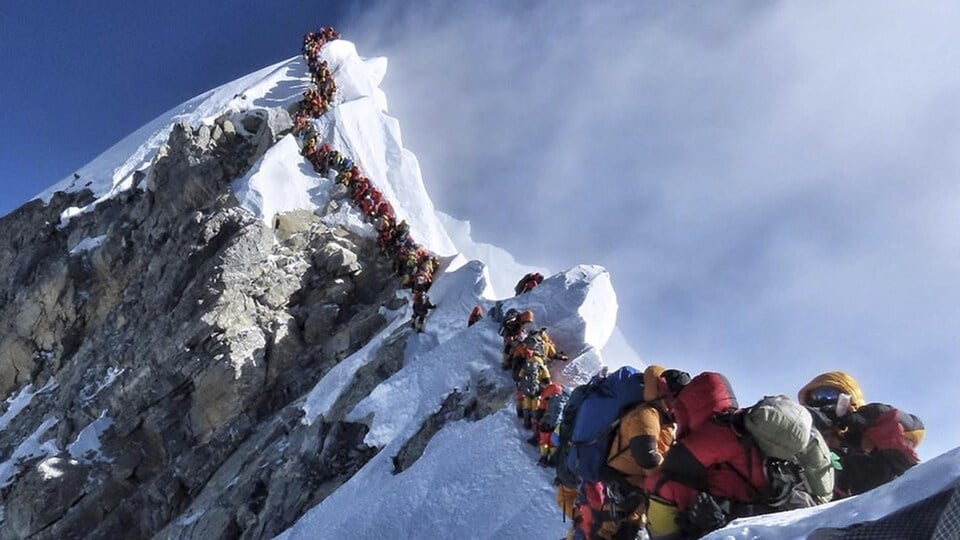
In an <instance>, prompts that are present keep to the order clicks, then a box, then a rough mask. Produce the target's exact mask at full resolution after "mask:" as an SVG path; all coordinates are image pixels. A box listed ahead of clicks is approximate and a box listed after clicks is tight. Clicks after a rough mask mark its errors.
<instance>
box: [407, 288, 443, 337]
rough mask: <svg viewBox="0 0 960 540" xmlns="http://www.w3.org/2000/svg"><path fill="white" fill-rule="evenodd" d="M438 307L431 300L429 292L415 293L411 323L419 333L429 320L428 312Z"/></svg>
mask: <svg viewBox="0 0 960 540" xmlns="http://www.w3.org/2000/svg"><path fill="white" fill-rule="evenodd" d="M436 307H437V306H436V305H435V304H433V303H432V302H430V297H429V296H427V293H425V292H417V293H414V294H413V316H412V317H411V318H410V323H411V325H412V326H413V328H414V330H416V331H417V333H418V334H419V333H420V332H423V327H424V324H425V323H426V320H427V313H428V312H429V311H430V310H431V309H434V308H436Z"/></svg>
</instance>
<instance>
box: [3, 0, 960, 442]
mask: <svg viewBox="0 0 960 540" xmlns="http://www.w3.org/2000/svg"><path fill="white" fill-rule="evenodd" d="M57 4H59V3H52V2H13V3H9V2H8V3H7V4H5V5H4V7H3V8H0V46H2V50H4V55H2V56H0V62H2V64H0V73H2V74H4V75H7V76H5V77H2V78H0V100H2V103H4V104H5V105H6V107H7V111H6V112H5V114H4V119H5V125H4V128H5V129H4V130H2V131H0V137H2V140H0V152H2V153H0V178H3V180H4V188H5V189H4V190H3V194H2V195H0V213H6V212H8V211H9V210H11V209H13V208H15V207H16V206H18V205H19V204H22V203H23V202H25V201H26V200H27V199H28V198H29V197H31V196H32V195H34V194H36V193H38V192H40V191H42V190H43V189H44V188H46V187H47V186H48V185H50V184H52V183H54V182H56V181H57V180H59V179H60V178H62V177H63V176H66V175H68V174H70V173H71V172H72V171H73V170H74V169H76V168H78V167H79V166H81V165H82V164H83V163H85V162H87V161H89V160H90V159H91V158H93V157H94V156H95V155H96V154H97V153H99V152H100V151H102V150H105V149H106V148H107V147H108V146H109V145H111V144H112V143H114V142H116V141H117V140H118V139H120V138H121V137H123V136H124V135H126V134H127V133H129V132H130V131H132V130H134V129H135V128H137V127H139V126H140V125H142V124H144V123H146V122H147V121H149V120H150V119H152V118H153V117H154V116H156V115H157V114H159V113H161V112H163V111H165V110H167V109H169V108H170V107H173V106H175V105H176V104H178V103H180V102H182V101H185V100H187V99H189V98H190V97H193V96H194V95H196V94H199V93H201V92H203V91H205V90H207V89H209V88H211V87H214V86H216V85H218V84H220V83H223V82H226V81H229V80H232V79H234V78H237V77H239V76H241V75H243V74H246V73H249V72H251V71H254V70H256V69H258V68H261V67H264V66H266V65H268V64H271V63H274V62H276V61H279V60H282V59H284V58H287V57H290V56H293V55H295V54H297V52H298V47H299V39H300V36H301V35H302V33H303V32H304V31H306V30H309V29H312V28H315V27H318V26H321V25H326V24H334V25H336V26H338V27H339V28H340V29H341V30H343V32H344V34H345V37H347V38H348V39H351V40H352V41H354V42H355V43H357V46H358V49H359V50H360V52H361V54H363V55H369V56H375V55H384V56H387V57H389V59H390V67H389V69H388V73H387V76H386V79H385V80H384V83H383V88H384V90H385V92H386V93H387V97H388V100H389V103H390V108H391V112H392V114H394V115H395V116H397V117H398V118H399V120H400V124H401V128H402V130H403V133H404V142H405V145H406V146H407V148H409V149H411V150H412V151H413V152H414V153H416V154H417V156H418V158H419V159H420V164H421V167H422V169H423V175H424V181H425V183H426V184H427V188H428V191H429V192H430V194H431V196H432V198H433V200H434V202H435V203H436V204H437V206H438V207H439V208H440V209H441V210H444V211H446V212H448V213H450V214H452V215H453V216H455V217H458V218H461V219H469V220H470V221H471V223H472V225H473V230H474V235H475V238H476V240H478V241H483V242H489V243H493V244H497V245H500V246H502V247H504V248H506V249H508V250H510V251H511V252H513V253H514V254H515V255H516V256H517V257H518V259H520V260H521V262H525V263H529V264H536V265H542V266H546V267H549V268H551V269H552V270H555V271H559V270H561V269H565V268H568V267H569V266H572V265H573V264H577V263H597V264H602V265H604V266H606V267H607V268H608V269H609V270H610V271H611V275H612V279H613V283H614V286H615V288H616V290H617V294H618V299H619V302H620V315H619V321H620V327H621V328H622V329H623V331H624V332H625V334H626V335H627V337H628V339H629V340H630V341H631V343H632V344H633V345H634V347H635V348H636V349H637V351H638V352H639V353H640V354H641V355H642V356H643V357H644V358H645V359H646V360H647V361H650V362H657V363H662V364H664V365H673V366H677V367H681V368H684V369H687V370H688V371H691V372H699V371H702V370H707V369H709V370H715V371H721V372H724V373H726V374H727V375H728V376H730V378H731V381H732V382H733V384H734V387H735V388H736V389H737V391H738V393H739V394H740V397H741V401H743V402H744V403H749V402H751V401H753V400H755V399H757V398H759V397H760V396H762V395H764V394H771V393H787V394H791V395H792V394H794V393H795V391H796V389H797V388H798V387H800V386H801V385H803V384H804V383H805V382H806V381H807V380H809V379H810V378H811V377H813V376H814V375H815V374H817V373H819V372H821V371H825V370H830V369H845V370H848V371H850V372H851V373H853V374H854V375H855V376H856V377H857V378H858V379H860V381H861V383H862V385H863V386H864V389H865V392H866V396H867V399H868V400H875V401H884V402H889V403H893V404H895V405H899V406H901V407H903V408H905V409H907V410H910V411H911V412H916V413H918V414H920V415H921V417H923V419H924V420H925V421H926V422H927V424H928V431H929V436H928V440H927V442H925V443H924V446H922V447H921V454H922V455H925V456H927V457H929V456H930V455H932V453H935V452H941V451H943V450H945V449H948V448H953V447H955V446H957V444H958V443H960V423H957V422H956V421H955V420H954V419H953V412H952V411H954V410H956V409H957V407H958V406H960V398H958V395H960V394H958V393H957V392H956V389H955V385H954V381H957V380H960V367H958V365H960V363H958V362H957V361H956V354H957V351H958V350H960V337H958V335H960V331H958V329H960V281H958V280H957V279H956V276H957V275H960V182H958V181H957V178H958V173H960V122H958V115H960V113H958V111H960V71H958V70H957V69H956V65H957V60H958V58H957V56H958V54H960V47H958V45H960V43H958V39H957V38H956V36H955V34H956V32H955V29H956V28H957V27H958V26H960V7H958V6H956V5H953V4H949V3H942V4H938V3H931V4H923V5H922V6H918V5H906V4H899V3H893V2H890V3H885V2H849V3H843V4H835V3H816V2H811V3H803V4H798V3H793V4H788V3H768V4H763V5H762V6H760V7H757V6H758V4H756V3H751V2H743V3H737V2H733V3H730V2H728V3H722V4H720V3H714V4H708V5H705V4H698V5H697V6H696V7H685V6H680V7H677V6H676V5H672V4H671V5H666V4H643V3H638V2H610V1H597V2H590V3H584V2H579V3H578V2H564V1H559V2H542V3H541V2H527V3H517V2H507V1H495V2H484V3H462V2H461V3H450V2H437V1H428V2H418V3H413V4H400V3H396V2H379V3H374V2H371V3H364V4H362V5H358V4H350V3H343V2H338V3H331V4H330V5H329V6H327V7H326V8H324V7H323V6H321V5H320V4H317V3H307V2H303V3H293V2H281V3H272V2H271V3H266V2H226V3H222V4H223V5H224V6H225V7H222V8H221V7H217V8H210V7H205V6H207V5H208V4H209V5H214V4H212V3H194V2H179V3H178V2H167V3H165V4H164V6H163V8H151V7H141V6H139V5H138V6H136V7H128V6H127V4H126V3H121V2H115V3H113V5H110V4H109V3H101V2H98V3H96V4H95V6H96V7H92V8H90V7H87V8H85V9H81V8H80V7H76V8H68V7H65V6H59V5H57ZM88 4H90V5H93V3H88ZM198 4H199V5H200V7H198ZM330 6H333V7H330ZM344 6H346V8H345V7H344ZM518 6H520V7H518ZM151 10H152V12H151ZM324 13H326V14H327V15H324Z"/></svg>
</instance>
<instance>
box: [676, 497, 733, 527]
mask: <svg viewBox="0 0 960 540" xmlns="http://www.w3.org/2000/svg"><path fill="white" fill-rule="evenodd" d="M729 505H730V503H729V501H723V502H721V501H718V500H717V499H714V498H713V497H712V496H710V494H709V493H706V492H700V494H698V495H697V498H696V500H695V501H694V502H693V504H692V505H691V506H690V508H688V509H687V511H686V512H682V513H680V514H679V515H678V516H677V525H678V526H679V527H680V529H681V530H683V531H684V532H686V533H687V534H689V535H690V536H691V537H693V538H698V537H700V536H702V535H704V534H706V533H708V532H710V531H713V530H716V529H719V528H720V527H723V526H724V525H726V524H727V522H728V521H729ZM725 507H726V508H725Z"/></svg>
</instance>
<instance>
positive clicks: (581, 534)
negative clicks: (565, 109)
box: [467, 275, 924, 540]
mask: <svg viewBox="0 0 960 540" xmlns="http://www.w3.org/2000/svg"><path fill="white" fill-rule="evenodd" d="M529 277H530V275H528V276H525V277H524V279H523V280H521V283H518V286H517V295H520V294H522V287H521V286H520V285H521V284H522V283H523V282H524V281H528V278H529ZM541 279H542V278H541ZM482 319H483V313H482V310H481V309H480V306H476V307H474V308H473V310H472V311H471V313H470V317H469V319H468V323H467V324H468V326H472V325H473V324H475V323H476V322H477V321H479V320H482ZM500 335H502V336H503V338H504V339H503V341H504V346H503V369H505V370H510V371H511V372H512V374H513V379H514V381H515V382H516V384H517V394H516V397H517V404H516V409H517V416H518V417H519V418H520V419H521V420H522V422H523V425H524V427H525V428H528V429H531V430H532V431H533V436H532V437H530V439H528V442H530V443H532V444H535V445H537V446H538V447H539V460H538V464H539V465H541V466H545V467H546V466H552V467H555V469H556V476H555V480H554V484H555V485H556V487H557V496H556V499H557V505H558V506H559V507H560V510H561V512H562V515H563V518H564V520H566V519H568V518H569V519H571V521H572V526H571V528H570V530H569V532H568V534H567V539H597V538H599V539H605V540H611V539H616V540H633V539H636V538H651V539H653V540H682V539H690V538H699V537H700V536H702V535H704V534H706V533H708V532H710V531H712V530H715V529H718V528H720V527H723V526H724V525H726V524H727V523H728V522H730V521H731V520H733V519H736V518H739V517H746V516H754V515H760V514H767V513H772V512H779V511H784V510H792V509H796V508H806V507H811V506H815V505H818V504H822V503H825V502H828V501H830V500H836V499H840V498H843V497H848V496H851V495H857V494H860V493H863V492H865V491H867V490H870V489H873V488H874V487H877V486H879V485H882V484H884V483H886V482H889V481H891V480H893V479H894V478H896V477H898V476H900V475H901V474H903V473H904V472H906V471H907V469H909V468H911V467H913V466H914V465H916V464H917V463H918V462H919V461H920V460H919V457H918V456H917V454H916V451H915V449H916V447H917V445H919V444H920V442H921V441H922V439H923V436H924V426H923V422H921V420H920V419H919V418H918V417H916V416H915V415H912V414H909V413H906V412H904V411H901V410H899V409H897V408H895V407H893V406H891V405H887V404H883V403H869V404H868V403H866V401H865V399H864V397H863V391H862V390H861V388H860V385H859V384H858V383H857V381H856V380H855V379H854V378H853V377H852V376H850V375H848V374H846V373H844V372H840V371H831V372H827V373H823V374H821V375H818V376H816V377H814V378H813V380H811V381H810V382H809V383H807V384H806V385H804V386H803V387H802V388H801V389H800V391H799V392H798V394H797V400H796V401H795V400H793V399H791V398H789V397H787V396H783V395H779V396H768V397H765V398H763V399H761V400H760V401H758V402H757V403H755V404H753V405H751V406H749V407H740V405H739V403H738V402H737V398H736V395H735V394H734V392H733V388H732V387H731V385H730V383H729V381H728V380H727V379H726V377H724V376H723V375H721V374H719V373H714V372H704V373H701V374H700V375H697V376H696V377H692V378H691V377H690V375H689V374H688V373H686V372H684V371H681V370H677V369H664V368H663V367H661V366H657V365H651V366H649V367H647V368H646V369H645V370H644V371H643V372H640V371H638V370H637V369H635V368H633V367H630V366H625V367H622V368H620V369H618V370H616V371H614V372H613V373H610V374H608V373H607V372H606V369H604V370H603V371H601V372H600V373H599V374H597V375H595V376H594V377H593V378H592V379H591V380H590V381H589V382H588V383H587V384H583V385H580V386H577V387H576V388H572V389H571V388H565V387H563V386H562V385H560V384H558V383H556V382H553V380H552V379H551V377H550V370H549V368H548V364H549V363H550V362H551V361H555V360H563V361H565V360H567V359H568V358H567V356H566V355H565V354H563V353H562V352H560V351H558V350H557V348H556V345H555V344H554V343H553V340H552V339H550V337H549V335H547V333H546V329H545V328H536V326H535V325H534V314H533V312H532V311H529V310H525V311H517V310H515V309H511V310H509V311H507V313H506V314H505V315H504V317H503V320H502V322H501V324H500ZM644 535H647V536H644Z"/></svg>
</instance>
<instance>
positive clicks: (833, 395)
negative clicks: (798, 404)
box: [806, 386, 842, 407]
mask: <svg viewBox="0 0 960 540" xmlns="http://www.w3.org/2000/svg"><path fill="white" fill-rule="evenodd" d="M841 393H842V392H840V390H839V389H837V388H834V387H832V386H821V387H819V388H814V389H813V390H810V391H809V392H807V403H806V404H807V405H809V406H811V407H823V406H824V405H834V404H836V403H837V400H838V399H840V394H841Z"/></svg>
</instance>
